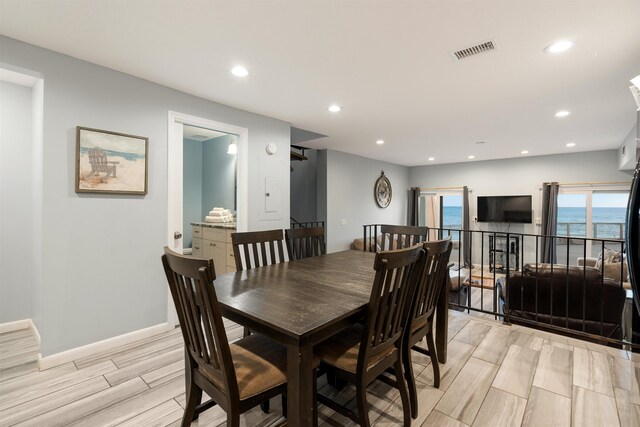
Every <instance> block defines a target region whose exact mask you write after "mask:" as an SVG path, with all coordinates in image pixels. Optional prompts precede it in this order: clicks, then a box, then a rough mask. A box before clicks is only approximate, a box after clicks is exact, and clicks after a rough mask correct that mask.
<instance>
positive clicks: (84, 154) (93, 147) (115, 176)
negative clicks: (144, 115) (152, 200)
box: [76, 126, 149, 194]
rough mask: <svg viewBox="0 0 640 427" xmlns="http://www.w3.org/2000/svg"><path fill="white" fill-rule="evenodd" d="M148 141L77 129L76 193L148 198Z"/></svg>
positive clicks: (103, 131)
mask: <svg viewBox="0 0 640 427" xmlns="http://www.w3.org/2000/svg"><path fill="white" fill-rule="evenodd" d="M148 154H149V138H145V137H143V136H135V135H127V134H124V133H118V132H110V131H106V130H99V129H91V128H85V127H81V126H78V127H77V128H76V193H106V194H147V169H148V167H147V166H148V165H147V163H148Z"/></svg>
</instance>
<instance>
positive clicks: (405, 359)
mask: <svg viewBox="0 0 640 427" xmlns="http://www.w3.org/2000/svg"><path fill="white" fill-rule="evenodd" d="M402 363H403V365H404V376H405V378H406V379H407V387H408V388H409V402H410V404H411V405H410V406H411V418H413V419H414V420H415V419H416V418H418V391H417V390H416V379H415V376H414V374H413V364H412V363H411V347H409V346H405V349H404V351H403V352H402Z"/></svg>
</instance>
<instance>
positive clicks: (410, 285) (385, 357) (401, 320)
mask: <svg viewBox="0 0 640 427" xmlns="http://www.w3.org/2000/svg"><path fill="white" fill-rule="evenodd" d="M423 262H424V249H422V247H420V246H417V247H413V248H408V249H401V250H397V251H386V252H379V253H378V254H376V258H375V263H374V269H375V271H376V275H375V279H374V282H373V287H372V289H371V296H370V299H369V305H368V309H367V313H366V317H365V319H364V322H363V323H359V324H356V325H354V326H352V327H350V328H347V329H345V330H343V331H341V332H339V333H337V334H336V335H334V336H332V337H331V338H329V339H328V340H326V341H323V342H321V343H320V344H318V345H317V346H316V348H315V349H314V352H315V354H316V355H317V356H318V357H320V359H321V365H320V368H321V369H324V370H326V372H327V374H328V375H329V376H332V377H335V378H336V379H338V380H340V381H346V382H349V383H351V384H354V385H355V387H356V402H357V411H358V412H357V414H356V413H354V412H353V411H351V410H349V409H348V408H346V407H344V406H342V405H340V404H338V403H336V402H334V401H332V400H331V399H329V398H327V397H325V396H323V395H321V394H318V396H317V399H318V401H320V402H321V403H323V404H325V405H327V406H328V407H330V408H331V409H333V410H335V411H337V412H340V413H342V414H343V415H345V416H347V417H349V418H350V419H352V420H353V421H355V422H356V423H358V424H359V425H361V426H370V423H369V411H368V405H367V397H366V388H367V386H368V385H369V384H371V383H372V382H373V381H374V380H375V379H376V378H378V376H380V375H381V374H382V373H384V372H385V371H386V370H387V369H389V368H392V367H393V368H394V372H395V381H393V380H390V379H387V377H386V376H381V379H382V380H385V382H388V383H389V384H391V385H393V386H395V387H397V388H398V390H399V391H400V397H401V399H402V409H403V416H404V425H405V426H409V425H410V424H411V414H410V408H409V396H408V393H407V385H406V383H405V379H404V378H403V374H402V360H401V353H402V347H401V343H402V337H403V330H404V327H405V326H406V324H407V320H408V314H409V306H410V298H411V296H412V295H413V293H414V289H415V287H416V286H417V282H418V279H419V274H420V272H421V271H422V264H423Z"/></svg>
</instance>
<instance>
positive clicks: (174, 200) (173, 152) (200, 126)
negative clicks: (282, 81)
mask: <svg viewBox="0 0 640 427" xmlns="http://www.w3.org/2000/svg"><path fill="white" fill-rule="evenodd" d="M185 127H186V128H187V130H188V131H189V130H190V129H192V128H196V130H199V132H200V133H201V134H203V137H204V138H206V137H207V135H212V136H215V137H212V138H209V139H215V138H220V137H224V138H226V143H227V147H226V150H225V151H226V152H228V151H229V145H230V143H231V142H232V141H233V142H235V144H234V145H235V150H236V154H235V157H236V161H235V173H234V176H235V182H234V190H235V191H231V193H232V196H233V198H234V202H233V204H234V206H233V207H234V208H235V209H234V210H235V212H236V229H237V230H238V231H246V230H247V222H248V215H247V206H248V130H247V129H246V128H242V127H238V126H234V125H231V124H227V123H221V122H216V121H213V120H209V119H205V118H201V117H196V116H190V115H187V114H182V113H178V112H175V111H169V120H168V143H167V181H168V182H167V189H168V194H167V205H168V208H167V246H168V247H169V248H170V249H171V250H173V251H175V252H178V253H183V252H184V248H185V247H186V245H185V213H184V199H185V194H184V185H185V170H184V169H185V167H184V160H185V148H184V146H185V144H184V135H185ZM204 132H207V134H206V135H205V134H204ZM218 143H219V144H222V143H224V142H222V141H218ZM225 155H228V154H226V153H225ZM229 156H230V155H229ZM207 203H208V204H210V203H213V202H207ZM228 204H231V202H228ZM202 206H203V207H202V209H203V210H204V209H205V206H204V204H203V205H202ZM213 207H214V206H211V207H209V209H212V208H213ZM205 216H206V215H205ZM205 216H202V214H201V219H200V221H204V219H205ZM167 321H168V322H169V323H170V324H172V325H175V324H177V317H176V314H175V309H174V307H173V302H172V301H171V295H170V294H169V293H167Z"/></svg>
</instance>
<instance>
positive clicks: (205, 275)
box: [162, 247, 287, 427]
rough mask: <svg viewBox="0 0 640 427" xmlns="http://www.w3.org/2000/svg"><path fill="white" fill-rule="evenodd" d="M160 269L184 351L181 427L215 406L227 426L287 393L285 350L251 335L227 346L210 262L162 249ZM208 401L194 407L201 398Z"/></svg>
mask: <svg viewBox="0 0 640 427" xmlns="http://www.w3.org/2000/svg"><path fill="white" fill-rule="evenodd" d="M162 264H163V266H164V271H165V274H166V276H167V281H168V282H169V289H170V290H171V296H172V298H173V302H174V304H175V307H176V312H177V314H178V320H179V321H180V329H181V330H182V337H183V339H184V346H185V380H186V395H187V396H186V397H187V399H186V402H187V403H186V407H185V410H184V416H183V417H182V426H183V427H186V426H189V425H191V422H192V421H193V420H196V419H197V418H198V416H199V414H200V413H201V412H203V411H205V410H207V409H209V408H211V407H212V406H215V405H216V404H217V405H219V406H220V407H221V408H222V409H223V410H224V411H225V412H226V413H227V426H239V425H240V420H239V419H240V414H241V413H243V412H246V411H248V410H249V409H251V408H253V407H254V406H257V405H259V404H261V403H263V402H268V400H269V399H270V398H272V397H275V396H277V395H282V396H283V410H284V408H285V403H286V401H285V394H286V389H287V376H286V360H287V355H286V348H285V347H284V346H282V345H280V344H278V343H277V342H275V341H272V340H270V339H269V338H267V337H265V336H263V335H260V334H253V335H251V336H249V337H246V338H242V339H240V340H239V341H236V342H234V343H233V344H231V345H230V344H229V342H228V340H227V334H226V332H225V329H224V325H223V322H222V314H221V311H220V306H219V304H218V300H217V297H216V292H215V290H214V287H213V282H214V280H215V278H216V274H215V269H214V265H213V260H205V259H199V258H193V257H186V256H183V255H179V254H177V253H175V252H172V251H171V250H170V249H169V248H167V247H165V248H164V255H163V256H162ZM203 391H204V392H206V393H207V395H209V396H210V397H211V400H209V401H208V402H205V403H200V401H201V399H202V393H203Z"/></svg>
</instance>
